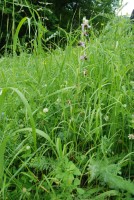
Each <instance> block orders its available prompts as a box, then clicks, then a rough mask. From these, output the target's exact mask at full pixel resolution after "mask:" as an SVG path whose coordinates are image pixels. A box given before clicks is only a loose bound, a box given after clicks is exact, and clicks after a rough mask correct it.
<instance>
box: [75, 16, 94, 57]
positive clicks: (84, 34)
mask: <svg viewBox="0 0 134 200" xmlns="http://www.w3.org/2000/svg"><path fill="white" fill-rule="evenodd" d="M89 28H91V26H90V25H89V20H87V19H86V17H83V23H82V24H81V31H82V32H81V41H79V43H78V46H81V47H83V48H85V47H86V42H87V39H88V31H87V30H88V29H89ZM88 40H89V39H88ZM80 60H87V56H86V53H85V52H84V55H81V56H80Z"/></svg>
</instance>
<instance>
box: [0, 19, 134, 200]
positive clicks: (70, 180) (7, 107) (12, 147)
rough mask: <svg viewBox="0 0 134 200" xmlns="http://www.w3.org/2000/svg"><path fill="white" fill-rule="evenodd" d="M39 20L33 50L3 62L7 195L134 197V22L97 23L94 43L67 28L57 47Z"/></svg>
mask: <svg viewBox="0 0 134 200" xmlns="http://www.w3.org/2000/svg"><path fill="white" fill-rule="evenodd" d="M34 17H35V16H34ZM25 19H26V18H25ZM30 23H32V22H31V21H30ZM24 25H26V27H28V25H27V23H26V24H25V23H23V25H22V26H21V29H20V30H22V27H23V26H24ZM36 25H37V26H38V28H39V32H40V35H37V37H35V41H34V42H35V46H36V45H37V48H34V49H35V52H33V54H27V51H24V52H23V51H22V52H21V53H20V55H18V56H17V55H14V56H6V57H2V58H1V59H0V87H1V89H0V141H1V142H0V149H1V151H0V157H1V161H2V162H1V163H0V171H1V188H0V199H11V200H12V199H13V200H14V199H29V200H31V199H33V200H38V199H39V200H40V199H45V200H50V199H52V200H56V199H58V200H59V199H64V200H66V199H67V200H71V199H74V200H87V199H91V200H94V199H96V200H97V199H115V200H119V199H124V200H125V199H133V195H134V194H133V185H134V184H133V175H134V174H133V172H134V167H133V166H134V165H133V164H134V161H133V160H134V159H133V157H134V149H133V148H134V146H133V113H134V110H133V108H134V103H133V101H132V100H133V98H134V93H133V75H134V71H133V60H134V54H133V45H132V41H133V32H132V31H133V30H132V25H131V24H130V23H129V20H128V19H124V18H113V19H112V20H111V21H110V22H109V23H108V24H107V26H106V27H105V28H104V29H103V30H102V31H101V33H100V35H99V37H96V30H94V28H93V27H92V28H91V30H90V35H91V36H90V41H88V40H87V41H86V48H81V47H78V46H76V45H74V44H76V43H78V41H79V38H80V37H81V36H80V34H79V31H77V32H76V33H75V34H74V35H70V34H68V33H66V32H65V31H64V34H65V36H66V38H67V41H68V43H67V46H66V48H65V49H64V50H62V49H61V48H60V47H59V46H57V48H56V49H55V50H51V51H49V52H43V51H42V43H40V42H42V38H43V35H42V34H43V33H44V32H45V30H44V29H43V27H42V24H40V21H37V24H36ZM30 28H32V26H31V27H30ZM30 31H31V29H30ZM42 32H43V33H42ZM19 42H20V39H19V34H18V37H17V42H16V49H17V48H18V46H19ZM55 46H56V45H55ZM36 52H37V53H36ZM39 52H40V53H39ZM85 52H86V56H87V60H80V56H81V55H83V53H85ZM15 94H16V95H15ZM128 136H129V137H128ZM7 138H8V139H7Z"/></svg>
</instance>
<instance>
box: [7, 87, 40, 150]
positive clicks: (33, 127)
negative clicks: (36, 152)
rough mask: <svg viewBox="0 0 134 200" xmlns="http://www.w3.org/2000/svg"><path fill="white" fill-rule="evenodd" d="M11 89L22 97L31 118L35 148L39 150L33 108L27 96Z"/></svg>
mask: <svg viewBox="0 0 134 200" xmlns="http://www.w3.org/2000/svg"><path fill="white" fill-rule="evenodd" d="M9 89H11V90H13V91H14V92H16V94H17V95H18V96H19V97H20V99H21V101H22V102H23V104H24V105H25V107H26V109H27V112H28V115H29V118H30V122H31V127H32V136H33V141H34V148H35V149H36V148H37V145H36V143H37V141H36V129H35V122H34V118H33V114H32V110H31V107H30V105H29V103H28V101H27V99H26V98H25V96H24V95H23V94H22V93H21V92H20V91H19V90H18V89H16V88H12V87H10V88H9Z"/></svg>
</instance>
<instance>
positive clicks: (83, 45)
mask: <svg viewBox="0 0 134 200" xmlns="http://www.w3.org/2000/svg"><path fill="white" fill-rule="evenodd" d="M78 46H81V47H83V48H85V47H86V45H85V42H82V41H80V42H79V43H78Z"/></svg>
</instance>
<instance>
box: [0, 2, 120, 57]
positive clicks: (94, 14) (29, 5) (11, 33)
mask: <svg viewBox="0 0 134 200" xmlns="http://www.w3.org/2000/svg"><path fill="white" fill-rule="evenodd" d="M118 3H119V0H106V1H96V0H94V1H92V0H90V1H89V0H84V1H83V0H79V1H72V0H66V1H64V2H63V1H57V0H52V1H51V2H46V1H45V2H44V1H43V0H40V1H38V2H37V1H33V0H24V1H22V0H19V1H16V0H13V1H10V0H5V1H1V4H0V18H1V25H0V32H1V34H0V39H1V43H0V44H1V49H0V52H1V53H2V54H3V53H10V52H11V53H12V52H13V51H16V52H17V53H18V54H19V53H20V52H22V51H26V50H27V52H31V49H32V50H35V52H36V53H37V52H38V50H37V47H38V46H39V49H41V46H42V45H43V49H45V50H46V46H47V47H53V48H54V47H55V45H54V44H53V42H54V41H55V42H56V43H59V38H60V40H61V42H60V43H61V46H65V38H64V35H63V34H60V37H59V36H57V37H54V38H53V37H51V35H53V34H55V33H57V31H58V27H60V28H62V29H65V30H66V31H68V32H70V31H71V32H72V30H74V29H78V27H79V26H80V21H81V19H82V18H83V17H84V16H87V18H88V19H90V22H91V23H92V25H94V27H96V29H98V30H99V29H102V27H103V26H104V25H105V24H106V23H107V22H108V21H109V17H108V15H107V14H112V13H113V14H114V11H115V8H117V5H118ZM87 8H88V9H87ZM26 19H27V20H28V26H27V24H26V23H24V22H25V21H26ZM22 25H23V26H22ZM70 27H71V29H70ZM20 28H21V30H20ZM55 36H56V35H55ZM47 38H49V41H48V40H47ZM50 38H51V40H50ZM17 40H19V45H18V48H17ZM38 53H41V52H38Z"/></svg>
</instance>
